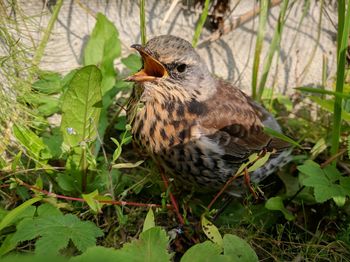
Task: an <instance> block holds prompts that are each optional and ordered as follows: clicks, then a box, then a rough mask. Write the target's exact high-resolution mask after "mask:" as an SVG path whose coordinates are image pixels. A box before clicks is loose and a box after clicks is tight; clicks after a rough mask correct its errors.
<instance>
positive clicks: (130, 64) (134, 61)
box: [121, 54, 142, 73]
mask: <svg viewBox="0 0 350 262" xmlns="http://www.w3.org/2000/svg"><path fill="white" fill-rule="evenodd" d="M121 62H122V63H123V64H124V65H125V66H126V67H127V68H128V69H129V70H130V71H131V73H135V72H137V71H139V70H140V68H141V67H142V60H141V57H140V56H138V55H135V54H130V55H129V56H128V57H126V58H122V59H121Z"/></svg>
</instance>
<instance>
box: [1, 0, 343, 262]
mask: <svg viewBox="0 0 350 262" xmlns="http://www.w3.org/2000/svg"><path fill="white" fill-rule="evenodd" d="M62 2H63V1H62V0H61V1H57V3H56V5H55V7H54V9H53V12H52V16H51V19H50V21H49V26H48V27H47V29H46V31H45V32H44V33H43V38H42V39H41V41H40V43H39V45H38V47H37V48H34V47H36V45H35V44H34V42H32V46H31V47H28V46H26V45H24V44H23V43H22V42H21V41H18V36H19V35H20V34H21V31H20V30H22V29H21V28H19V27H18V24H17V21H16V20H15V19H13V17H12V16H11V15H8V12H7V10H6V5H5V4H2V3H3V2H1V3H0V7H1V9H0V11H1V13H0V14H1V15H0V21H1V24H0V39H1V41H2V45H3V46H2V48H3V50H2V52H3V53H4V54H2V57H0V61H1V74H0V77H1V83H0V112H1V113H0V132H1V135H2V139H1V141H0V177H1V180H0V193H1V196H2V200H1V208H0V243H1V247H0V257H1V259H2V260H3V261H18V259H19V258H20V259H21V260H23V261H26V260H28V261H40V260H43V261H44V260H45V261H47V258H48V256H50V257H52V259H53V261H55V260H57V261H64V260H67V259H69V260H71V261H96V260H102V259H104V261H169V260H172V259H173V260H180V259H181V261H216V260H218V261H258V258H259V259H261V260H264V259H267V260H273V261H288V260H293V259H295V261H297V260H298V259H299V260H302V259H305V260H308V259H309V260H314V261H347V260H350V252H349V250H350V201H349V197H350V176H349V175H350V172H349V170H350V161H349V157H350V125H349V123H350V107H349V104H350V95H349V91H350V83H349V65H347V64H346V52H347V50H348V43H349V42H348V37H349V27H350V25H349V23H350V1H345V0H341V1H338V19H339V20H338V38H337V41H338V52H337V65H338V66H337V74H336V76H335V83H334V86H335V88H334V90H329V89H328V88H327V87H326V85H325V83H319V84H320V85H321V86H320V88H310V87H308V86H302V87H297V88H296V92H298V94H299V97H301V99H299V100H298V99H291V98H290V97H287V96H285V95H283V94H280V93H278V92H276V91H275V90H274V89H273V88H271V87H269V86H266V79H267V76H268V74H269V71H270V67H271V63H272V59H273V57H274V55H276V54H277V53H278V52H277V50H278V48H279V45H280V42H281V38H282V37H283V26H284V24H285V21H286V19H288V10H289V8H290V6H291V5H292V4H293V3H292V1H288V0H285V1H282V3H281V8H280V15H279V18H278V24H277V26H276V28H275V32H274V35H273V39H272V41H271V46H270V48H269V51H268V54H267V56H266V58H265V59H264V60H263V57H262V53H261V50H262V44H263V41H262V39H263V38H264V35H265V24H266V20H267V15H268V2H269V1H264V0H262V1H261V5H262V8H261V12H260V16H259V32H258V39H257V42H256V49H255V55H254V66H253V83H252V94H253V95H254V97H255V98H256V99H257V100H260V101H261V102H262V103H263V104H264V105H265V107H266V108H268V109H269V110H270V111H271V112H273V113H274V114H275V115H276V117H277V118H278V119H279V121H280V122H281V124H282V126H283V127H284V128H285V130H284V131H285V134H286V135H288V137H287V136H283V135H281V134H278V133H274V132H273V131H272V130H266V132H268V133H270V134H271V135H274V136H280V137H281V138H282V139H285V140H288V141H289V142H290V143H291V144H292V145H293V146H294V150H293V161H292V162H291V163H289V164H288V165H287V166H286V167H284V169H283V170H281V171H280V172H279V173H278V177H279V179H278V181H276V176H274V177H273V178H271V179H273V180H274V183H273V185H272V186H269V187H268V188H267V189H265V190H264V191H265V192H266V196H265V197H266V199H263V200H261V199H256V198H254V194H249V195H247V196H246V197H245V198H244V199H235V200H234V201H233V202H232V203H230V204H229V205H228V206H227V207H226V208H225V209H224V211H223V212H222V213H221V214H219V213H218V210H219V209H220V206H221V204H222V201H213V198H214V196H203V195H197V194H192V195H190V194H186V195H185V194H183V195H177V200H178V201H179V202H178V204H179V207H180V208H179V211H178V212H177V211H176V209H175V208H174V205H173V201H172V200H173V195H172V193H171V190H172V187H171V185H170V186H169V187H164V185H163V181H162V179H161V175H160V171H159V167H158V166H157V165H156V163H154V162H152V161H151V160H149V159H147V160H144V158H143V157H141V156H140V155H137V154H135V152H134V150H133V148H132V143H131V142H132V136H131V134H130V125H129V124H128V123H127V122H126V118H125V114H124V112H123V111H124V108H125V104H126V101H127V98H128V95H129V93H130V91H131V88H132V85H131V84H130V83H127V82H124V81H123V78H124V75H122V74H121V73H120V72H118V71H116V70H115V68H114V65H113V62H114V60H115V59H120V61H121V63H122V64H123V67H124V68H125V70H126V71H127V73H128V74H131V73H133V72H136V71H137V70H139V68H140V67H141V61H140V58H139V57H138V56H136V55H129V56H127V57H123V56H122V54H121V39H120V38H119V34H118V30H117V28H116V27H115V26H114V24H113V23H112V22H110V21H109V20H108V19H107V18H106V17H105V16H104V15H103V14H98V15H97V16H96V24H95V27H94V29H93V31H92V33H91V36H90V38H89V41H88V43H87V45H86V46H85V48H84V59H83V65H82V66H81V67H80V68H77V69H74V70H72V71H71V72H69V73H68V74H66V75H61V74H59V73H57V72H47V71H42V70H41V69H40V68H39V64H40V61H41V58H42V56H43V52H44V50H45V47H46V44H47V42H48V39H49V37H50V34H51V31H52V28H53V24H54V23H56V22H57V17H58V14H59V12H60V8H61V6H62ZM140 2H141V3H140V5H141V6H142V8H140V10H141V13H140V18H141V19H140V20H141V22H140V25H141V27H140V32H142V42H143V43H144V42H145V41H146V28H145V19H147V17H145V13H144V1H143V0H141V1H140ZM209 2H210V1H205V4H204V12H203V14H202V16H201V17H200V19H199V21H198V23H197V27H196V28H194V38H193V45H194V46H195V45H196V43H197V42H198V39H199V36H200V33H201V31H202V28H203V25H204V22H205V20H206V17H207V16H208V6H209V4H210V3H209ZM321 2H322V3H321V7H322V6H323V1H321ZM10 3H11V5H12V6H11V8H14V9H15V10H16V11H17V14H18V15H19V17H22V18H23V22H24V26H23V27H24V28H25V27H26V23H28V21H30V19H29V17H26V16H25V14H24V13H23V12H22V10H21V9H20V7H19V6H18V5H17V1H10ZM309 4H310V3H309V1H306V4H305V6H306V8H307V7H308V6H309ZM31 57H33V59H31ZM261 60H263V61H262V62H263V70H262V71H261V72H259V64H260V61H261ZM300 100H302V101H300ZM296 104H298V108H299V109H298V110H295V109H294V106H295V105H296ZM310 105H312V106H315V112H310V110H309V108H310ZM313 113H314V114H313ZM315 115H316V117H315ZM52 116H55V117H56V119H58V120H59V121H58V122H59V124H57V121H56V122H55V121H53V122H52ZM290 137H291V138H296V139H297V141H294V140H293V139H291V138H290ZM264 161H266V159H261V158H259V156H258V155H255V156H252V157H251V158H250V163H249V164H251V165H250V167H249V168H250V170H252V169H254V168H257V166H258V165H262V164H263V163H264ZM268 182H269V181H268ZM268 182H267V184H268ZM254 191H255V192H256V193H255V194H256V195H258V194H259V191H260V190H259V188H255V189H254ZM267 192H268V193H267ZM223 198H225V197H223ZM179 217H180V219H179ZM181 219H182V220H183V221H184V225H180V223H179V222H180V221H181Z"/></svg>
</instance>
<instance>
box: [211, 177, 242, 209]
mask: <svg viewBox="0 0 350 262" xmlns="http://www.w3.org/2000/svg"><path fill="white" fill-rule="evenodd" d="M240 174H241V173H240ZM237 177H238V174H234V175H233V176H231V177H230V179H229V180H227V181H226V183H225V185H224V186H223V187H222V188H221V189H220V191H219V192H218V193H217V194H216V195H215V196H214V198H213V199H212V200H211V201H210V203H209V205H208V207H207V208H208V210H210V209H211V207H212V206H213V205H214V203H215V202H216V200H218V198H219V197H220V196H221V195H222V193H224V192H225V190H226V189H227V187H228V186H229V185H230V184H231V183H232V182H233V180H235V179H236V178H237Z"/></svg>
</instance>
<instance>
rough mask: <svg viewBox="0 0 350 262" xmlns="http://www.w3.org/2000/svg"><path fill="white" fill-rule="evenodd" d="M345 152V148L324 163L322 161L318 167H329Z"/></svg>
mask: <svg viewBox="0 0 350 262" xmlns="http://www.w3.org/2000/svg"><path fill="white" fill-rule="evenodd" d="M346 151H347V149H346V148H344V149H342V150H340V151H339V152H338V153H336V154H335V155H333V156H331V157H330V158H328V159H327V160H326V161H324V162H323V163H322V164H321V165H320V167H321V168H324V167H325V166H327V165H329V164H330V163H332V162H333V161H334V160H335V159H337V158H338V157H340V156H341V155H342V154H344V153H345V152H346Z"/></svg>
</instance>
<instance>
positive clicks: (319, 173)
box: [298, 160, 350, 205]
mask: <svg viewBox="0 0 350 262" xmlns="http://www.w3.org/2000/svg"><path fill="white" fill-rule="evenodd" d="M298 170H299V171H300V172H302V173H303V174H305V175H306V178H305V179H303V180H302V181H301V183H302V184H303V185H304V186H309V187H312V188H313V189H314V195H315V200H316V201H317V202H318V203H323V202H325V201H327V200H329V199H332V198H333V199H334V201H335V203H336V204H337V205H342V204H343V203H344V197H345V196H346V195H349V194H350V193H349V192H348V191H347V190H346V188H344V187H343V186H342V184H339V183H338V181H343V180H342V177H341V173H340V172H339V171H338V170H337V169H336V168H335V167H333V166H327V167H325V168H324V169H322V168H321V167H320V166H319V165H318V164H316V163H315V162H313V161H311V160H307V161H305V163H304V164H303V165H301V166H298Z"/></svg>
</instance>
